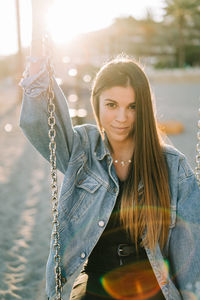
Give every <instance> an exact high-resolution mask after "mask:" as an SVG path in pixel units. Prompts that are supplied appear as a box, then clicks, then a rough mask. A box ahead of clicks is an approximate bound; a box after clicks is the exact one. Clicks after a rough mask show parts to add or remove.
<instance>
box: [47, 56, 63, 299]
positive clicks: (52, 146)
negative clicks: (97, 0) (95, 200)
mask: <svg viewBox="0 0 200 300" xmlns="http://www.w3.org/2000/svg"><path fill="white" fill-rule="evenodd" d="M48 73H49V87H48V91H47V97H48V113H49V116H48V125H49V132H48V136H49V141H50V142H49V150H50V164H51V191H52V195H51V196H52V198H51V201H52V215H53V221H52V224H53V232H52V239H53V241H54V242H53V249H54V252H55V254H54V263H55V266H54V274H55V291H56V297H55V300H62V296H61V293H62V281H61V279H62V277H61V267H60V263H61V257H60V254H59V252H60V242H59V238H60V235H59V222H58V183H57V169H56V142H55V137H56V129H55V128H54V126H55V124H56V119H55V104H54V103H53V100H54V91H53V68H52V66H51V64H50V61H48Z"/></svg>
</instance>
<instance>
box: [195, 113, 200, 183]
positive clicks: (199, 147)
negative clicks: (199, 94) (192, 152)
mask: <svg viewBox="0 0 200 300" xmlns="http://www.w3.org/2000/svg"><path fill="white" fill-rule="evenodd" d="M199 116H200V108H199ZM197 139H198V142H197V147H196V152H197V155H196V164H197V166H196V168H195V175H196V178H197V182H198V185H199V187H200V118H199V121H198V132H197Z"/></svg>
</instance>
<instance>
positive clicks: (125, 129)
mask: <svg viewBox="0 0 200 300" xmlns="http://www.w3.org/2000/svg"><path fill="white" fill-rule="evenodd" d="M111 127H112V128H113V129H114V130H115V131H119V132H123V131H127V130H128V129H129V127H115V126H111Z"/></svg>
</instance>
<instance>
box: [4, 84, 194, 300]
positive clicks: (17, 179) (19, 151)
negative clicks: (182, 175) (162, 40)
mask: <svg viewBox="0 0 200 300" xmlns="http://www.w3.org/2000/svg"><path fill="white" fill-rule="evenodd" d="M152 89H153V92H154V94H155V96H156V98H157V107H158V108H157V114H158V118H159V119H160V120H163V121H164V120H177V121H180V122H181V123H182V124H183V125H184V128H185V130H184V132H183V133H182V134H180V135H176V136H170V139H171V141H172V142H173V144H174V145H175V146H176V147H178V148H179V149H180V150H181V151H182V152H184V153H185V154H186V156H187V157H188V160H189V162H190V164H191V165H192V167H193V168H194V166H195V163H194V157H195V145H196V142H197V138H196V132H197V119H198V107H199V106H200V100H199V99H200V85H199V83H198V82H193V83H192V82H189V83H187V82H185V83H183V82H177V83H174V82H173V81H172V82H170V83H166V82H163V81H162V82H159V83H156V82H155V81H154V80H153V81H152ZM19 114H20V106H19V105H18V104H17V103H16V90H15V88H14V87H13V86H12V85H11V86H10V85H7V86H4V87H1V88H0V150H1V152H0V153H1V155H0V188H1V189H0V191H1V193H0V201H1V209H0V254H1V255H0V278H1V279H0V299H1V300H14V299H29V300H35V299H37V300H44V299H47V298H46V297H45V264H46V260H47V255H48V249H49V239H50V230H51V210H50V208H51V206H50V191H49V182H50V180H49V166H48V164H47V162H46V161H45V160H44V159H43V158H42V157H40V155H39V154H38V153H37V152H36V151H35V150H34V149H33V148H32V146H31V145H30V143H29V142H28V141H27V140H26V139H25V137H24V136H23V134H22V132H21V130H20V128H19V127H18V119H19ZM8 124H11V125H12V130H11V131H10V132H8V131H6V130H5V129H7V130H8V129H9V126H8ZM6 125H7V126H6ZM5 126H6V127H5ZM59 178H60V180H61V177H59Z"/></svg>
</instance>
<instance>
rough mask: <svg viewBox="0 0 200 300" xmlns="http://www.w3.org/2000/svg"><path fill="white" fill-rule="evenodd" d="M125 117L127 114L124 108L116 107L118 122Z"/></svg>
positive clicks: (124, 119) (123, 120)
mask: <svg viewBox="0 0 200 300" xmlns="http://www.w3.org/2000/svg"><path fill="white" fill-rule="evenodd" d="M126 119H127V115H126V111H125V109H118V111H117V115H116V120H117V121H119V122H125V121H126Z"/></svg>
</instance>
